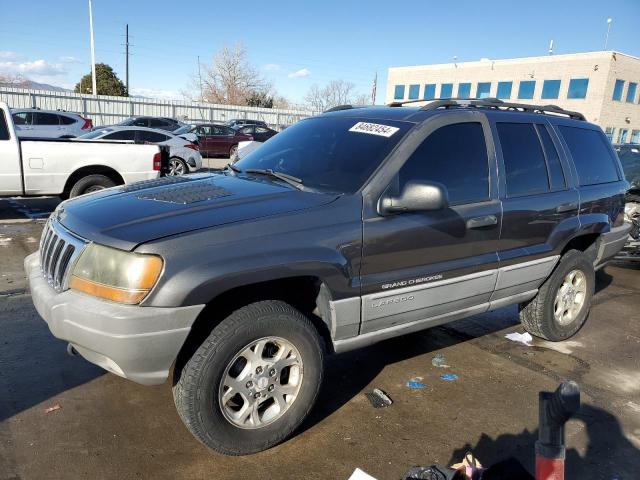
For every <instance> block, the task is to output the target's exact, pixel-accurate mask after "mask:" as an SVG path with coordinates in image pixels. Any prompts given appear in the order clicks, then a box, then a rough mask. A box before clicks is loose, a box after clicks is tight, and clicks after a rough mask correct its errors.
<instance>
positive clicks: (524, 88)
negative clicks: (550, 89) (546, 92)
mask: <svg viewBox="0 0 640 480" xmlns="http://www.w3.org/2000/svg"><path fill="white" fill-rule="evenodd" d="M535 89H536V81H535V80H524V81H522V82H520V86H519V87H518V98H525V99H531V98H533V92H534V90H535Z"/></svg>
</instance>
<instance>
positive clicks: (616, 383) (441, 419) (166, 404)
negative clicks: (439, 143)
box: [0, 198, 640, 480]
mask: <svg viewBox="0 0 640 480" xmlns="http://www.w3.org/2000/svg"><path fill="white" fill-rule="evenodd" d="M56 204H57V200H56V199H53V198H50V199H26V200H25V199H12V200H0V332H1V333H0V479H42V478H48V479H69V478H91V479H96V478H98V479H103V478H104V479H128V478H153V479H164V478H167V479H168V478H171V479H183V478H184V479H187V478H188V479H200V478H202V479H205V478H215V479H244V478H247V479H249V478H250V479H256V478H273V479H299V478H304V479H347V478H348V477H349V475H350V474H351V473H352V472H353V470H354V469H355V468H356V467H359V468H361V469H363V470H364V471H366V472H367V473H369V474H370V475H373V476H374V477H376V478H378V479H380V480H383V479H398V478H400V477H401V476H402V474H403V473H404V472H405V471H406V470H407V469H408V468H409V467H411V466H413V465H430V464H433V463H441V464H451V463H453V462H457V461H459V460H460V459H461V458H462V457H463V456H464V454H465V453H466V452H467V451H472V452H473V453H474V454H475V455H476V456H477V457H478V458H479V459H480V461H482V462H483V463H485V464H491V463H493V462H496V461H499V460H501V459H504V458H507V457H515V458H517V459H519V460H520V461H521V462H522V463H523V464H524V465H525V466H526V467H527V468H528V469H529V470H530V471H533V462H534V442H535V440H536V438H537V416H538V405H537V399H538V392H539V391H541V390H554V389H555V388H556V387H557V385H558V384H559V382H561V381H562V380H565V379H571V380H575V381H576V382H577V383H578V384H579V385H580V388H581V390H582V400H583V403H582V407H581V410H580V412H579V414H578V416H577V418H576V419H575V420H571V421H570V422H569V423H568V425H567V429H566V444H567V449H568V452H567V477H566V478H568V479H608V480H611V479H614V478H616V479H619V480H631V479H638V478H640V473H639V472H640V355H639V353H640V323H639V322H640V314H639V312H640V270H639V269H638V267H637V266H635V267H634V265H633V264H625V263H621V264H618V265H615V266H608V267H607V268H606V269H605V271H603V272H601V273H600V274H598V277H597V278H598V283H597V293H596V296H595V299H594V304H593V308H592V313H591V315H590V318H589V319H588V321H587V323H586V325H585V326H584V328H583V329H582V330H581V331H580V332H578V334H577V335H576V336H575V337H574V338H572V339H570V340H568V341H565V342H560V343H550V342H544V341H541V340H537V339H536V340H534V342H533V346H525V345H522V344H519V343H516V342H513V341H510V340H507V339H506V338H505V334H507V333H510V332H523V331H524V330H523V329H522V327H521V326H520V325H519V323H518V315H517V308H516V307H507V308H503V309H500V310H497V311H495V312H490V313H486V314H483V315H478V316H475V317H472V318H469V319H465V320H461V321H457V322H454V323H452V324H448V325H445V326H442V327H437V328H432V329H430V330H426V331H423V332H419V333H416V334H412V335H408V336H405V337H401V338H396V339H392V340H389V341H386V342H383V343H380V344H378V345H374V346H371V347H368V348H365V349H362V350H358V351H354V352H350V353H347V354H343V355H339V356H334V357H332V358H330V359H329V360H328V363H327V375H326V382H325V384H324V386H323V388H322V391H321V394H320V398H319V401H318V404H317V406H316V407H315V409H314V410H313V411H312V414H311V416H310V418H309V419H308V420H307V421H306V422H305V424H304V425H303V427H302V428H301V429H300V431H299V432H297V434H296V435H295V436H294V437H292V438H291V439H290V440H288V441H286V442H285V443H283V444H282V445H280V446H277V447H275V448H272V449H270V450H268V451H266V452H263V453H259V454H256V455H251V456H247V457H225V456H222V455H219V454H216V453H213V452H211V451H209V450H207V449H206V448H205V447H204V446H202V445H201V444H200V443H198V442H197V441H196V440H195V439H194V438H193V437H191V435H190V434H189V433H188V432H187V430H186V429H185V428H184V426H183V425H182V423H181V422H180V420H179V418H178V415H177V413H176V412H175V409H174V406H173V400H172V396H171V385H170V382H167V383H166V384H164V385H160V386H155V387H144V386H141V385H137V384H134V383H132V382H130V381H127V380H124V379H122V378H119V377H117V376H115V375H112V374H109V373H105V372H104V371H103V370H101V369H100V368H98V367H96V366H93V365H91V364H89V363H88V362H86V361H85V360H83V359H82V358H79V357H70V356H68V355H67V354H66V349H65V347H66V345H65V343H64V342H62V341H60V340H56V339H55V338H53V337H52V336H51V334H50V333H49V331H48V329H47V327H46V325H45V323H44V322H43V321H42V320H41V319H40V318H39V317H38V315H37V313H36V312H35V310H34V308H33V305H32V303H31V298H30V295H29V292H28V290H27V285H26V283H25V277H24V272H23V269H22V260H23V258H24V257H25V255H27V254H28V253H30V252H32V251H35V250H36V249H37V246H38V239H39V235H40V232H41V230H42V223H43V219H44V218H45V217H46V215H47V212H50V211H51V210H52V209H53V208H54V207H55V205H56ZM436 354H442V355H443V356H444V359H445V363H446V364H447V365H448V366H449V367H448V368H441V367H435V366H433V365H432V358H433V357H434V356H435V355H436ZM444 373H451V374H455V375H457V378H456V379H455V380H452V381H447V380H443V379H442V378H441V375H442V374H444ZM411 380H413V381H416V382H418V383H419V384H423V385H424V388H410V387H408V386H407V382H409V381H411ZM373 388H381V389H382V390H384V391H385V392H386V393H387V394H388V395H389V396H390V397H391V398H392V400H393V404H392V405H391V406H390V407H388V408H384V409H374V408H373V407H372V406H371V404H370V403H369V401H368V400H367V398H366V397H365V395H364V394H365V393H366V392H369V391H371V390H372V389H373Z"/></svg>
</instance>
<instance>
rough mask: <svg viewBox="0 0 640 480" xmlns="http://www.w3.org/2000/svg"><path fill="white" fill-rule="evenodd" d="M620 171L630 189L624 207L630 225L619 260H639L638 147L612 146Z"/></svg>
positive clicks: (639, 148)
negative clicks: (616, 155)
mask: <svg viewBox="0 0 640 480" xmlns="http://www.w3.org/2000/svg"><path fill="white" fill-rule="evenodd" d="M614 148H615V150H616V152H617V153H618V158H619V159H620V163H621V164H622V170H623V171H624V175H625V177H626V179H627V181H628V182H629V183H630V184H631V187H630V188H629V190H628V191H627V195H626V198H625V200H626V205H625V207H624V215H625V220H626V221H627V222H629V223H630V224H631V230H630V232H629V241H628V242H627V244H626V245H625V247H624V250H623V251H622V252H621V253H620V258H624V259H626V260H634V261H638V260H640V145H634V144H624V145H614Z"/></svg>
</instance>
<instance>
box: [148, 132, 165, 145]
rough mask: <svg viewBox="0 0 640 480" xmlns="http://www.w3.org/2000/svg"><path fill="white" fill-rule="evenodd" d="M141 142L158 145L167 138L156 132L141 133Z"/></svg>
mask: <svg viewBox="0 0 640 480" xmlns="http://www.w3.org/2000/svg"><path fill="white" fill-rule="evenodd" d="M141 134H142V135H141V136H142V141H143V142H150V143H160V142H164V141H165V140H168V139H169V137H168V136H166V135H163V134H162V133H157V132H141Z"/></svg>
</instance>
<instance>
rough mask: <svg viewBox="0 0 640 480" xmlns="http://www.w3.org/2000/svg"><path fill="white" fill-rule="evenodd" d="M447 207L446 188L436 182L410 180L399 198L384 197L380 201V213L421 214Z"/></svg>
mask: <svg viewBox="0 0 640 480" xmlns="http://www.w3.org/2000/svg"><path fill="white" fill-rule="evenodd" d="M448 206H449V194H448V193H447V188H446V187H445V186H444V185H442V184H441V183H438V182H425V181H419V180H410V181H408V182H407V183H406V185H405V186H404V188H403V189H402V192H401V193H400V196H398V197H392V196H390V195H388V196H387V195H385V196H383V197H382V198H381V199H380V213H382V214H383V215H384V214H390V213H401V212H422V211H429V210H441V209H443V208H447V207H448Z"/></svg>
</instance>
